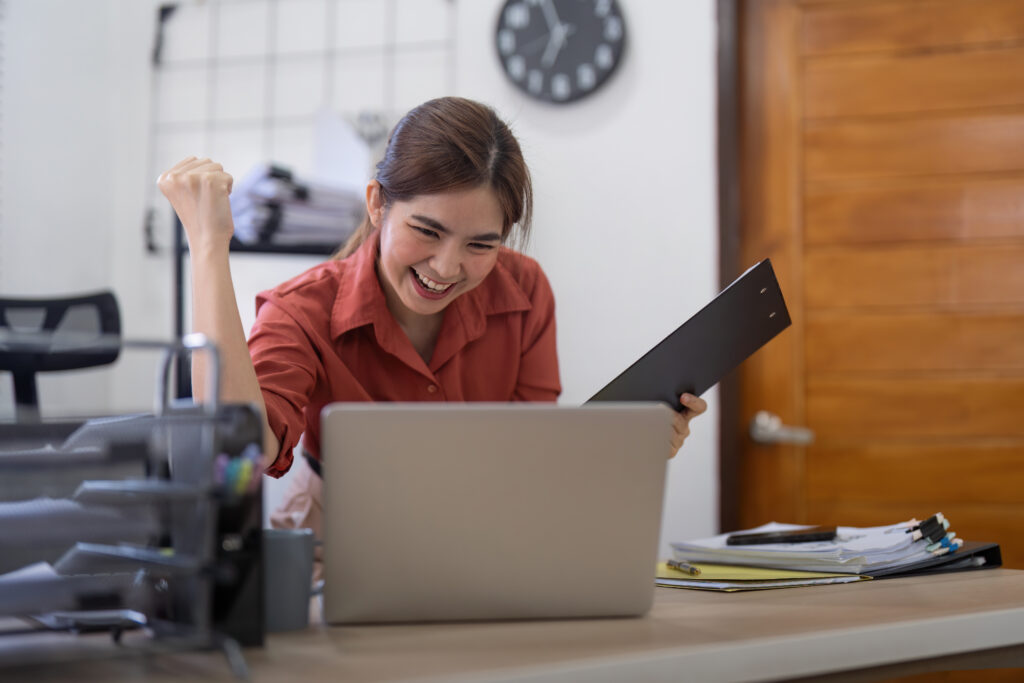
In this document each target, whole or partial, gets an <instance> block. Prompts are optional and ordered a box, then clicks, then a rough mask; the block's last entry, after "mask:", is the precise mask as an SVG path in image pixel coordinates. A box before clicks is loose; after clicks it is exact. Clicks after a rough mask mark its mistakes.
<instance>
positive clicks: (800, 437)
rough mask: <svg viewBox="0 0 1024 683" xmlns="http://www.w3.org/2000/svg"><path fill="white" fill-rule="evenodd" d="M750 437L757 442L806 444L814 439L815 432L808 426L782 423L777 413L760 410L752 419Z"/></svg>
mask: <svg viewBox="0 0 1024 683" xmlns="http://www.w3.org/2000/svg"><path fill="white" fill-rule="evenodd" d="M750 438H751V439H753V440H754V442H755V443H763V444H773V443H784V444H792V445H794V446H806V445H808V444H810V443H813V441H814V432H813V431H812V430H810V429H808V428H807V427H791V426H789V425H785V424H783V423H782V418H780V417H779V416H778V415H776V414H775V413H770V412H768V411H767V410H759V411H758V412H757V414H756V415H754V419H752V420H751V421H750Z"/></svg>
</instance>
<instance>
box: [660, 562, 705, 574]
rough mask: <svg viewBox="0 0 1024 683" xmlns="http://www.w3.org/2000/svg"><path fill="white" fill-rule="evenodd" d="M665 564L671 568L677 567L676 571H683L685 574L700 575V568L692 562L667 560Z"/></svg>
mask: <svg viewBox="0 0 1024 683" xmlns="http://www.w3.org/2000/svg"><path fill="white" fill-rule="evenodd" d="M665 564H667V565H668V566H669V567H670V568H672V569H675V570H676V571H679V572H683V573H684V574H689V575H690V576H700V568H699V567H694V566H693V565H692V564H687V563H686V562H680V561H679V560H667V561H666V562H665Z"/></svg>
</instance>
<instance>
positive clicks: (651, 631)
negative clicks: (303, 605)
mask: <svg viewBox="0 0 1024 683" xmlns="http://www.w3.org/2000/svg"><path fill="white" fill-rule="evenodd" d="M2 640H3V639H0V641H2ZM108 642H109V641H108ZM108 647H109V645H108ZM5 650H7V651H6V652H5ZM10 654H11V652H10V646H6V647H5V646H4V645H3V643H2V642H0V662H3V661H4V659H3V658H4V656H5V655H10ZM38 655H39V653H36V656H37V657H36V658H37V659H39V657H38ZM246 658H247V660H248V663H249V666H250V669H251V673H252V679H253V680H254V681H285V680H298V679H301V680H303V681H383V680H406V679H436V680H446V681H447V680H465V681H469V680H504V681H579V680H587V681H622V680H645V681H650V680H693V681H748V680H778V679H795V678H800V677H808V676H816V677H817V676H822V675H830V677H831V678H832V679H833V680H858V681H859V680H873V679H876V678H880V677H886V676H892V675H900V674H904V673H914V672H921V671H930V670H940V669H947V668H984V667H986V666H998V667H1011V666H1024V571H1015V570H1007V569H996V570H986V571H976V572H968V573H961V574H945V575H937V576H930V577H924V578H911V579H889V580H884V581H868V582H862V583H857V584H844V585H836V586H820V587H813V588H796V589H786V590H774V591H764V592H755V593H733V594H721V593H706V592H698V591H687V590H676V589H669V588H659V589H658V590H657V595H656V599H655V606H654V609H653V610H652V612H651V613H650V614H649V615H648V616H647V617H645V618H643V619H597V620H577V621H547V622H505V623H486V624H434V625H409V626H364V627H343V628H342V627H334V628H329V627H322V626H320V627H313V628H310V629H309V630H307V631H302V632H295V633H289V634H279V635H273V636H270V638H269V639H268V644H267V647H266V648H264V649H262V650H261V649H252V650H247V651H246ZM52 660H53V658H50V662H49V663H47V664H40V663H35V664H29V665H18V666H11V665H10V663H8V664H6V665H5V664H0V679H3V680H31V681H33V683H45V682H47V681H55V680H94V679H95V680H146V681H178V680H182V679H188V680H231V677H230V674H229V672H228V668H227V665H226V663H225V660H224V658H223V657H222V656H221V655H219V654H217V653H210V652H204V653H183V654H173V655H161V656H159V657H154V658H147V659H120V660H101V661H88V662H81V661H79V662H74V663H66V664H61V663H57V662H54V661H52ZM841 672H857V673H856V674H849V673H847V674H842V673H841ZM815 680H821V679H820V678H816V679H815Z"/></svg>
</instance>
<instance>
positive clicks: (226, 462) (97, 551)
mask: <svg viewBox="0 0 1024 683" xmlns="http://www.w3.org/2000/svg"><path fill="white" fill-rule="evenodd" d="M124 345H125V346H126V347H132V346H135V347H140V346H141V347H143V348H161V347H164V348H165V349H166V353H165V356H164V365H163V368H162V372H161V374H160V378H161V381H160V383H159V385H160V386H159V389H158V400H157V405H156V408H155V411H154V413H153V414H138V415H121V416H113V417H107V418H93V419H90V420H85V421H63V422H49V423H46V422H44V423H35V424H24V423H13V424H7V423H3V424H0V481H2V482H3V485H2V486H0V511H4V512H6V513H7V514H8V515H10V514H12V513H14V514H16V515H17V517H18V524H17V525H7V527H8V531H6V532H3V533H7V534H8V535H11V534H18V535H17V537H16V538H14V540H13V542H12V540H11V539H7V540H8V543H7V544H6V551H5V552H4V553H3V557H2V558H0V564H2V565H7V566H3V567H0V569H2V571H0V574H3V573H5V572H8V571H10V570H11V569H12V568H19V567H27V569H22V570H21V571H19V572H17V573H16V574H6V578H5V580H4V582H0V672H2V669H3V667H4V666H5V665H7V664H10V663H14V664H18V663H23V661H21V660H24V658H25V657H31V656H32V653H33V652H34V650H33V644H36V643H38V642H40V640H41V639H43V640H45V641H46V642H47V643H48V644H49V647H47V648H45V649H42V650H38V653H43V654H44V655H45V656H47V657H51V656H57V657H60V658H65V659H66V658H74V657H97V656H118V655H138V654H140V653H142V654H149V653H159V652H164V651H168V650H180V649H195V648H201V649H209V648H219V649H221V650H223V651H224V652H225V654H226V656H227V657H228V661H229V663H230V665H231V667H232V669H233V671H234V672H235V673H236V675H238V676H240V677H244V676H245V674H246V670H245V661H244V658H242V656H241V650H240V646H245V645H261V644H262V642H263V566H262V491H261V488H260V476H259V472H260V470H259V461H260V459H261V456H262V446H261V440H262V428H261V425H260V419H259V415H258V413H257V412H256V410H255V408H254V407H252V406H247V405H222V404H220V403H219V401H218V400H217V398H216V391H211V393H210V396H213V397H214V398H212V399H211V401H210V402H208V403H206V404H202V405H195V404H192V403H191V402H189V403H187V404H186V403H181V402H173V401H170V400H169V399H168V392H167V384H168V381H169V379H170V376H171V367H172V359H173V358H174V357H176V356H177V357H181V356H183V355H184V354H186V353H188V352H192V351H196V350H204V351H206V352H209V353H210V354H211V355H212V356H213V358H214V362H212V363H211V364H210V366H211V373H210V384H211V390H212V389H213V388H215V387H217V386H218V385H219V376H218V375H219V367H218V363H217V361H216V349H214V348H213V346H212V345H211V344H209V343H208V342H207V341H206V340H205V339H202V338H201V337H199V336H192V337H190V338H188V339H185V340H183V341H182V342H180V343H174V344H161V343H156V342H125V343H124ZM246 461H248V462H249V463H250V464H249V467H248V471H250V472H253V474H252V475H251V476H249V477H248V478H247V479H244V484H245V486H244V487H243V486H240V482H243V479H242V478H241V477H239V476H234V478H232V476H228V475H227V474H226V473H227V472H229V471H231V472H235V473H237V472H239V471H240V470H245V469H246V468H245V467H243V465H244V463H245V462H246ZM233 465H234V466H235V467H233V469H232V466H233ZM3 533H0V536H2V535H3ZM0 545H5V544H4V543H3V542H2V541H0ZM26 562H29V563H33V564H26ZM35 563H39V564H35ZM44 563H45V564H44ZM12 564H13V565H14V567H11V566H9V565H12ZM40 567H42V569H40ZM29 570H34V571H29ZM40 572H42V573H40ZM95 632H99V633H109V634H110V635H111V636H112V637H111V641H110V644H109V646H108V647H105V648H104V647H96V646H95V643H96V641H95V638H93V639H92V640H89V641H88V645H89V646H88V647H84V645H86V644H87V641H86V640H83V639H82V638H80V637H79V636H81V635H83V634H87V633H95ZM55 638H59V640H58V642H57V643H56V647H55V646H54V639H55ZM38 653H37V654H36V656H40V655H39V654H38ZM12 656H13V659H12ZM0 677H2V673H0Z"/></svg>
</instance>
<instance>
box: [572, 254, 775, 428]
mask: <svg viewBox="0 0 1024 683" xmlns="http://www.w3.org/2000/svg"><path fill="white" fill-rule="evenodd" d="M790 323H791V320H790V318H789V310H788V309H787V308H786V301H785V299H783V297H782V290H781V289H779V282H778V280H776V279H775V271H774V270H773V269H772V264H771V260H770V259H765V260H763V261H761V262H760V263H758V264H756V265H754V266H752V267H751V268H749V269H748V270H747V271H746V272H745V273H743V275H741V276H739V277H738V278H736V280H734V281H733V283H732V284H730V285H729V286H728V287H726V288H725V289H724V290H722V292H721V293H720V294H719V295H718V296H717V297H715V298H714V299H713V300H712V301H711V303H709V304H708V305H707V306H705V307H704V308H702V309H701V310H699V311H698V312H697V313H696V314H694V316H693V317H692V318H690V319H689V320H687V321H686V322H685V323H683V324H682V325H680V326H679V327H678V328H676V330H675V331H674V332H672V333H671V334H670V335H668V336H667V337H665V338H664V339H663V340H661V342H659V343H658V345H657V346H655V347H654V348H653V349H651V350H650V351H648V352H647V353H645V354H644V355H643V356H642V357H641V358H640V359H639V360H637V361H636V362H635V363H633V364H632V365H630V366H629V367H628V368H626V369H625V370H624V371H623V372H622V373H621V374H620V375H619V376H618V377H616V378H615V379H613V380H612V381H611V382H609V383H608V384H607V385H605V387H604V388H603V389H601V390H600V391H599V392H597V393H596V394H594V395H593V396H591V397H590V399H588V401H587V402H588V403H589V402H590V401H664V402H665V403H667V404H668V405H669V406H671V407H672V408H673V409H675V410H681V409H682V406H681V405H680V403H679V396H680V394H682V393H684V392H689V393H691V394H693V395H695V396H699V395H701V394H703V393H704V392H705V391H707V390H708V389H710V388H711V387H712V386H714V385H715V384H717V383H718V381H719V380H721V379H722V378H723V377H724V376H725V375H727V374H728V373H729V372H730V371H731V370H732V369H733V368H735V367H736V366H737V365H739V364H740V363H742V362H743V361H744V360H746V359H747V358H748V357H749V356H750V355H751V354H753V353H754V352H755V351H757V350H758V349H759V348H761V347H762V346H764V345H765V344H767V343H768V342H769V341H770V340H771V339H773V338H774V337H775V336H776V335H777V334H779V332H782V330H784V329H786V328H787V327H789V325H790Z"/></svg>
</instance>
